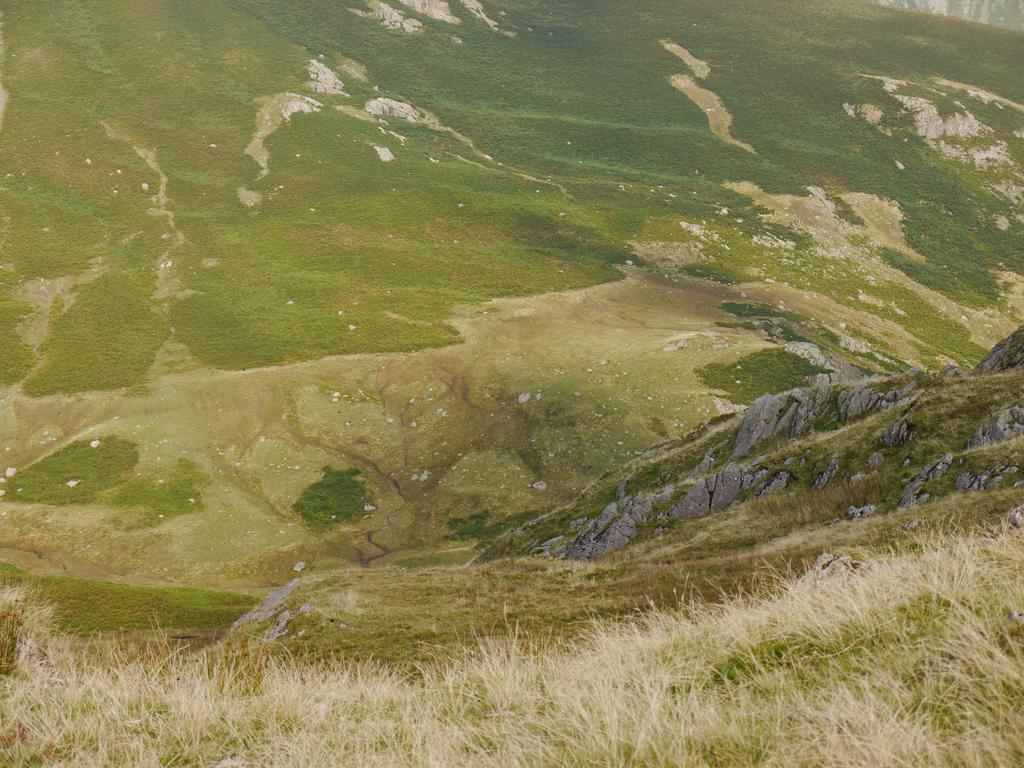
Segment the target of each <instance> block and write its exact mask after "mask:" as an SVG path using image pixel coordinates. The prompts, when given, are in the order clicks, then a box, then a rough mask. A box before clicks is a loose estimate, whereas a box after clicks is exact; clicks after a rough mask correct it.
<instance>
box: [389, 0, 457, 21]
mask: <svg viewBox="0 0 1024 768" xmlns="http://www.w3.org/2000/svg"><path fill="white" fill-rule="evenodd" d="M399 2H400V3H401V4H402V5H404V6H405V7H406V8H411V9H412V10H414V11H416V13H422V14H423V15H424V16H426V17H427V18H430V19H434V20H435V21H443V22H446V23H447V24H460V23H461V20H460V19H458V18H457V17H455V16H453V15H452V9H451V8H450V7H449V6H448V3H447V2H445V0H399Z"/></svg>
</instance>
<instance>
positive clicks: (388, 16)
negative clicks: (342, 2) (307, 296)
mask: <svg viewBox="0 0 1024 768" xmlns="http://www.w3.org/2000/svg"><path fill="white" fill-rule="evenodd" d="M349 10H350V11H352V13H354V14H355V15H356V16H362V17H363V18H367V19H375V20H377V21H379V22H380V23H381V26H383V27H386V28H387V29H401V30H403V31H405V32H410V33H412V32H419V31H420V30H421V29H423V22H422V21H420V20H418V19H407V18H406V17H405V14H403V13H402V12H401V11H399V10H398V9H397V8H393V7H392V6H390V5H388V4H387V3H381V4H380V5H378V6H377V9H376V10H375V11H373V13H368V12H366V11H360V10H359V9H358V8H349Z"/></svg>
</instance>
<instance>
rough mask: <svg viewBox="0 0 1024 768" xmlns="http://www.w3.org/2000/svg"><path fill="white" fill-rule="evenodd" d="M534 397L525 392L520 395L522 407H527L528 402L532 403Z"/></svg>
mask: <svg viewBox="0 0 1024 768" xmlns="http://www.w3.org/2000/svg"><path fill="white" fill-rule="evenodd" d="M532 397H533V395H532V394H531V393H529V392H523V393H522V394H520V395H519V404H520V405H526V404H527V403H528V402H530V399H531V398H532Z"/></svg>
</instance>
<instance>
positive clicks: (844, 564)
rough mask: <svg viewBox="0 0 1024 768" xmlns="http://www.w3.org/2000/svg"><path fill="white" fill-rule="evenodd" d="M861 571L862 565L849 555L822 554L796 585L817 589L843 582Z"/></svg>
mask: <svg viewBox="0 0 1024 768" xmlns="http://www.w3.org/2000/svg"><path fill="white" fill-rule="evenodd" d="M863 569H864V563H862V562H860V561H859V560H854V559H853V558H852V557H850V556H849V555H833V554H831V553H829V552H823V553H822V554H820V555H819V556H818V559H817V560H816V561H815V562H814V565H812V566H811V567H810V569H809V570H808V571H807V573H805V574H804V575H803V576H801V577H800V578H799V579H797V582H796V583H797V584H798V585H801V586H808V587H819V586H822V585H824V584H827V583H829V582H833V581H843V580H844V579H846V578H848V577H850V576H852V575H854V574H856V573H858V572H859V571H861V570H863Z"/></svg>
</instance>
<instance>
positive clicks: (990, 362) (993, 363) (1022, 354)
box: [978, 328, 1024, 373]
mask: <svg viewBox="0 0 1024 768" xmlns="http://www.w3.org/2000/svg"><path fill="white" fill-rule="evenodd" d="M1016 368H1024V328H1021V329H1020V330H1018V331H1017V332H1016V333H1014V334H1013V335H1012V336H1008V337H1007V338H1005V339H1003V340H1002V341H1000V342H999V343H998V344H996V345H995V347H993V348H992V351H991V352H989V354H988V357H986V358H985V359H984V360H982V361H981V362H980V363H979V364H978V372H979V373H1001V372H1003V371H1010V370H1014V369H1016Z"/></svg>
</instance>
